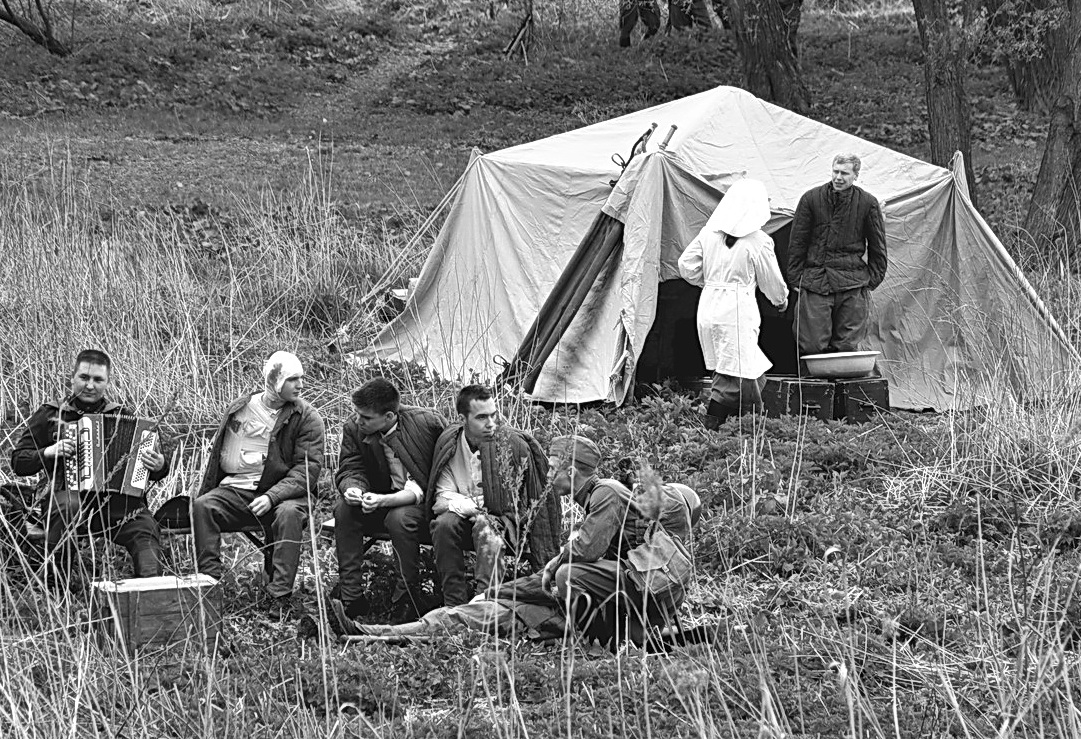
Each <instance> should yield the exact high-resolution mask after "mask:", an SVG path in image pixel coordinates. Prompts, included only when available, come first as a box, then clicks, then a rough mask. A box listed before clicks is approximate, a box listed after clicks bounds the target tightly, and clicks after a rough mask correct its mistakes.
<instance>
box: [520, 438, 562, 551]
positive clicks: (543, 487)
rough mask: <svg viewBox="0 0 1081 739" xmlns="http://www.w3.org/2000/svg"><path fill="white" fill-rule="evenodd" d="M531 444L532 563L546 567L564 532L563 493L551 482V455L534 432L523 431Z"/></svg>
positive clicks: (529, 521) (528, 489)
mask: <svg viewBox="0 0 1081 739" xmlns="http://www.w3.org/2000/svg"><path fill="white" fill-rule="evenodd" d="M523 437H524V440H525V442H526V444H527V445H528V448H529V456H530V466H529V471H528V473H527V477H526V480H525V485H526V490H525V493H526V499H527V500H528V501H529V513H528V514H527V516H528V517H527V525H528V526H529V531H528V532H527V536H528V538H529V563H530V565H531V566H532V567H533V569H534V570H539V569H540V568H542V567H543V566H544V565H545V564H546V563H547V562H548V560H550V559H551V558H552V557H554V556H555V555H556V554H557V553H558V552H559V544H560V537H561V535H562V533H563V506H562V504H561V503H560V499H559V496H558V495H556V494H555V493H554V492H553V491H552V490H551V488H550V487H549V486H548V455H547V454H546V453H545V451H544V449H543V447H541V445H540V444H539V443H538V442H537V440H536V439H534V438H533V437H532V436H531V435H530V434H523Z"/></svg>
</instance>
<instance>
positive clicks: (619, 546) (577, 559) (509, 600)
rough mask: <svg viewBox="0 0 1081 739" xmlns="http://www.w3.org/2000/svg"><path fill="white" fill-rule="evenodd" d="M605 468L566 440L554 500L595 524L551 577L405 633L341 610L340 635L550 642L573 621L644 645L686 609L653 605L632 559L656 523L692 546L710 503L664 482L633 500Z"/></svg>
mask: <svg viewBox="0 0 1081 739" xmlns="http://www.w3.org/2000/svg"><path fill="white" fill-rule="evenodd" d="M600 460H601V453H600V449H599V448H598V447H597V445H596V444H595V443H594V442H593V441H591V440H590V439H587V438H586V437H584V436H561V437H559V438H557V439H555V440H554V441H553V442H552V444H551V448H550V451H549V455H548V461H549V473H548V481H549V483H550V485H551V487H552V492H554V493H557V494H559V495H573V496H574V501H575V502H576V503H578V504H579V505H581V506H582V507H583V508H584V509H585V516H584V518H583V519H582V521H581V523H579V524H578V526H577V527H576V528H575V530H574V531H573V532H572V533H571V536H570V539H569V541H568V542H567V544H566V545H565V546H564V547H563V549H562V551H560V552H559V554H557V555H556V556H555V557H553V558H552V559H551V560H550V561H549V562H548V564H547V565H546V566H545V567H544V570H543V572H542V573H540V574H536V575H530V576H528V577H523V578H519V579H517V580H513V581H511V582H508V583H504V584H502V585H498V584H496V585H493V586H492V587H491V588H489V589H488V591H487V592H486V593H485V594H483V595H481V596H478V597H477V598H475V599H473V600H472V601H471V602H469V603H467V604H464V605H459V606H455V607H449V608H438V609H436V610H434V611H431V612H430V613H428V614H426V615H425V616H424V617H423V618H421V619H420V620H419V621H415V622H413V623H410V624H402V625H397V626H389V625H388V626H381V625H369V624H360V623H356V622H354V621H353V620H352V619H350V618H349V617H348V615H347V614H346V613H345V612H344V610H343V609H342V608H341V607H340V604H338V603H335V604H333V605H334V606H335V608H334V615H335V616H336V618H335V620H334V623H333V625H334V626H335V630H337V631H340V632H341V633H345V634H351V635H363V636H373V637H380V638H385V637H409V636H419V635H424V634H431V633H437V632H440V631H454V630H459V629H476V630H484V631H492V632H494V633H496V634H497V635H499V636H503V637H511V636H527V637H533V638H539V639H547V638H553V637H554V638H558V637H561V636H562V635H563V634H564V632H565V629H566V627H567V621H568V618H567V617H568V616H570V617H571V618H573V624H574V626H575V627H576V628H577V629H578V630H579V631H580V632H581V633H582V634H584V635H585V636H586V637H587V638H589V639H593V640H597V641H600V642H601V643H602V644H605V645H607V646H612V647H615V646H617V645H618V644H620V643H622V642H624V641H631V642H633V643H635V644H638V645H641V644H643V643H644V642H645V639H646V628H647V626H650V625H655V626H661V625H664V624H665V623H666V615H667V614H668V613H671V612H672V611H674V610H675V609H676V608H678V607H679V606H680V605H681V604H682V597H680V598H679V599H678V600H679V602H664V603H650V602H647V599H646V598H645V597H643V595H642V594H641V593H639V592H638V591H637V589H635V587H634V586H633V585H632V584H631V583H630V582H629V581H628V578H627V577H626V574H625V573H626V570H625V568H626V567H627V564H626V553H627V552H628V551H629V550H630V549H633V548H634V547H636V546H638V545H639V544H641V543H642V541H643V540H644V536H645V531H646V529H647V527H648V526H649V524H650V523H651V522H652V521H659V522H660V524H661V525H662V526H664V528H665V530H666V531H667V532H668V533H669V534H671V535H672V536H673V537H677V538H678V539H680V540H681V541H682V542H684V543H689V541H690V532H691V527H692V526H693V525H694V523H695V522H697V520H698V517H699V515H700V513H701V502H700V501H699V499H698V495H697V494H696V493H695V492H694V491H693V490H691V488H689V487H687V486H686V485H680V484H678V483H668V484H662V483H661V482H660V481H659V480H657V479H656V477H655V476H653V478H652V479H650V480H645V481H643V484H640V485H636V486H635V491H634V492H633V493H632V492H631V490H629V489H628V488H627V487H626V486H624V485H623V484H622V483H620V482H618V481H616V480H613V479H606V478H601V477H599V476H598V475H597V466H598V465H599V464H600ZM687 584H689V583H684V586H686V585H687Z"/></svg>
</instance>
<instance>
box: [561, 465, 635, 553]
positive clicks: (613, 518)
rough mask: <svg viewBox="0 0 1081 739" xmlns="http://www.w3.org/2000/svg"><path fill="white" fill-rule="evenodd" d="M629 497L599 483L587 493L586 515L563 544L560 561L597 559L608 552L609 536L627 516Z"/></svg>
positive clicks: (619, 527) (610, 540)
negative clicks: (568, 539) (565, 543)
mask: <svg viewBox="0 0 1081 739" xmlns="http://www.w3.org/2000/svg"><path fill="white" fill-rule="evenodd" d="M629 503H630V499H629V498H625V497H624V496H622V495H620V494H619V492H618V491H617V490H615V489H613V488H612V487H610V486H608V485H605V484H603V483H601V484H600V485H597V487H596V488H594V490H593V492H592V493H591V494H590V496H589V506H588V508H587V512H586V515H585V517H584V518H583V519H582V521H581V523H579V524H578V526H577V528H575V530H574V534H573V535H572V536H571V539H570V541H568V542H567V545H566V546H565V547H563V551H562V556H561V557H560V564H566V563H567V562H596V561H597V560H599V559H601V558H602V557H604V555H605V554H607V553H608V547H609V546H610V545H611V543H612V539H613V538H614V537H615V536H616V534H618V533H619V532H620V530H621V529H622V527H623V521H624V519H626V517H627V508H628V505H629Z"/></svg>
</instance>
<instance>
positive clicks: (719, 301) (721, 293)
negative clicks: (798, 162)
mask: <svg viewBox="0 0 1081 739" xmlns="http://www.w3.org/2000/svg"><path fill="white" fill-rule="evenodd" d="M769 217H770V211H769V197H768V196H767V194H766V186H765V185H764V184H762V183H761V182H759V181H758V180H739V181H738V182H735V183H733V185H732V186H731V187H730V188H729V189H728V192H727V193H726V194H725V196H724V198H722V199H721V202H720V204H718V206H717V209H716V210H714V211H713V215H711V216H710V218H709V221H708V222H707V223H706V225H705V227H704V228H703V229H702V230H701V232H699V234H698V236H697V237H696V238H695V240H694V241H692V242H691V243H690V245H689V246H688V247H687V248H686V250H685V251H684V252H683V255H682V256H681V257H680V258H679V273H680V275H681V276H682V277H683V279H684V280H686V281H687V282H689V283H691V284H692V285H696V286H698V287H701V288H702V296H701V298H700V300H699V303H698V339H699V341H700V342H701V344H702V354H703V356H704V358H705V360H706V368H707V369H709V370H711V371H712V372H713V373H714V374H713V385H712V387H711V388H710V402H709V407H708V408H707V410H706V416H705V418H704V422H705V425H706V427H707V428H711V429H715V428H718V427H719V426H720V425H721V423H723V422H724V421H725V420H726V419H727V418H728V417H729V416H735V415H740V414H742V413H746V412H749V411H757V410H760V409H761V406H762V386H763V384H764V382H763V380H764V375H765V373H766V370H768V369H769V368H770V367H771V366H772V363H771V362H770V361H769V359H767V358H766V355H765V354H763V352H762V350H761V349H760V348H759V347H758V331H759V328H760V326H761V324H762V317H761V315H760V314H759V312H758V302H757V300H756V299H755V288H758V289H760V290H761V291H762V292H763V294H765V296H766V298H768V299H769V301H770V302H771V303H773V304H774V305H775V306H777V308H778V309H779V310H781V311H784V310H786V309H787V307H788V287H787V286H786V285H785V282H784V277H783V276H782V275H781V269H780V267H779V266H778V264H777V256H776V254H775V253H774V250H773V239H771V238H770V237H769V236H768V235H767V234H766V233H765V232H764V231H762V227H763V226H764V225H766V222H767V221H769Z"/></svg>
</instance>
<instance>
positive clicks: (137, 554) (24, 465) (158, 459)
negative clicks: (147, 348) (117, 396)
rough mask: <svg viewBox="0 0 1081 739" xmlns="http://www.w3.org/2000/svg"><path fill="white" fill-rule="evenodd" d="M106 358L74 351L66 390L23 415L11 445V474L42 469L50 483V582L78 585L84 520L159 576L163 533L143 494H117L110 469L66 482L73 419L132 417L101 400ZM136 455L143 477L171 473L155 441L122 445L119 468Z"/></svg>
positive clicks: (141, 572)
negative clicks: (94, 478)
mask: <svg viewBox="0 0 1081 739" xmlns="http://www.w3.org/2000/svg"><path fill="white" fill-rule="evenodd" d="M111 369H112V362H111V360H110V359H109V356H108V355H107V354H106V353H105V352H103V351H99V350H96V349H86V350H84V351H81V352H79V355H78V356H77V357H75V371H74V372H73V373H72V376H71V393H70V394H69V395H68V397H67V398H66V399H65V400H63V401H62V402H59V403H56V402H49V403H45V404H43V405H42V406H41V407H40V408H38V409H37V411H35V412H34V414H33V415H32V416H31V417H30V420H29V421H27V424H26V429H25V430H24V431H23V433H22V436H20V437H19V441H18V443H17V444H16V445H15V448H14V449H13V450H12V452H11V468H12V470H13V471H14V472H15V474H16V475H20V476H23V477H29V476H32V475H37V474H39V473H44V478H43V480H42V486H44V487H46V488H47V490H48V500H47V503H46V511H45V547H46V549H45V553H46V561H47V562H49V563H51V568H50V569H51V573H50V574H51V575H52V581H53V584H55V585H57V586H63V585H65V584H66V585H67V586H69V587H70V588H71V589H73V590H78V589H80V588H81V586H82V583H83V577H82V573H81V572H80V571H78V570H77V569H76V568H75V566H74V565H75V563H76V555H77V549H76V547H75V545H74V537H75V532H76V529H77V528H78V527H79V526H81V525H82V524H84V523H85V524H87V525H88V526H89V528H90V530H91V531H92V532H94V533H103V534H105V535H106V536H108V537H109V538H110V539H111V540H112V541H113V542H114V543H116V544H119V545H120V546H122V547H124V548H125V549H127V550H128V553H129V554H131V559H132V564H133V567H134V571H135V576H136V577H154V576H156V575H160V574H161V572H162V568H161V538H160V532H159V530H158V525H157V523H156V522H155V521H154V517H153V516H152V515H151V514H150V511H149V510H148V509H147V507H146V496H145V494H141V495H135V494H122V493H121V492H120V490H119V489H118V488H117V485H116V484H115V481H114V479H113V477H114V476H113V475H111V474H110V475H109V478H110V479H109V480H106V481H105V482H104V483H102V484H98V485H96V486H95V489H90V490H85V489H79V488H80V487H82V486H79V485H73V484H71V482H70V481H69V478H70V477H71V475H70V472H69V470H70V462H71V459H72V457H73V456H74V455H76V453H77V443H76V440H75V439H74V438H71V436H70V435H69V432H68V426H69V424H73V423H75V422H77V421H79V420H81V419H84V417H87V416H90V415H91V414H100V415H101V416H102V417H115V418H116V419H121V418H125V419H126V418H132V417H133V414H132V413H130V412H129V411H128V410H127V409H125V408H124V407H123V406H122V405H120V404H119V403H115V402H112V401H109V400H107V399H106V397H105V394H106V391H107V390H108V388H109V374H110V371H111ZM127 456H135V457H137V459H138V461H139V462H141V464H142V466H144V467H145V471H146V475H145V476H146V477H147V478H149V480H151V481H154V480H160V479H162V478H163V477H165V476H166V475H167V474H168V472H169V467H168V463H167V460H166V458H165V455H163V454H162V453H161V451H160V450H159V449H158V448H157V446H156V445H144V446H143V447H142V448H139V449H138V450H137V451H135V452H130V451H129V448H128V447H127V445H125V449H124V450H123V454H122V455H121V462H120V463H118V464H117V465H115V466H117V467H120V466H125V467H126V466H127V465H126V461H125V460H124V459H123V458H124V457H127Z"/></svg>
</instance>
